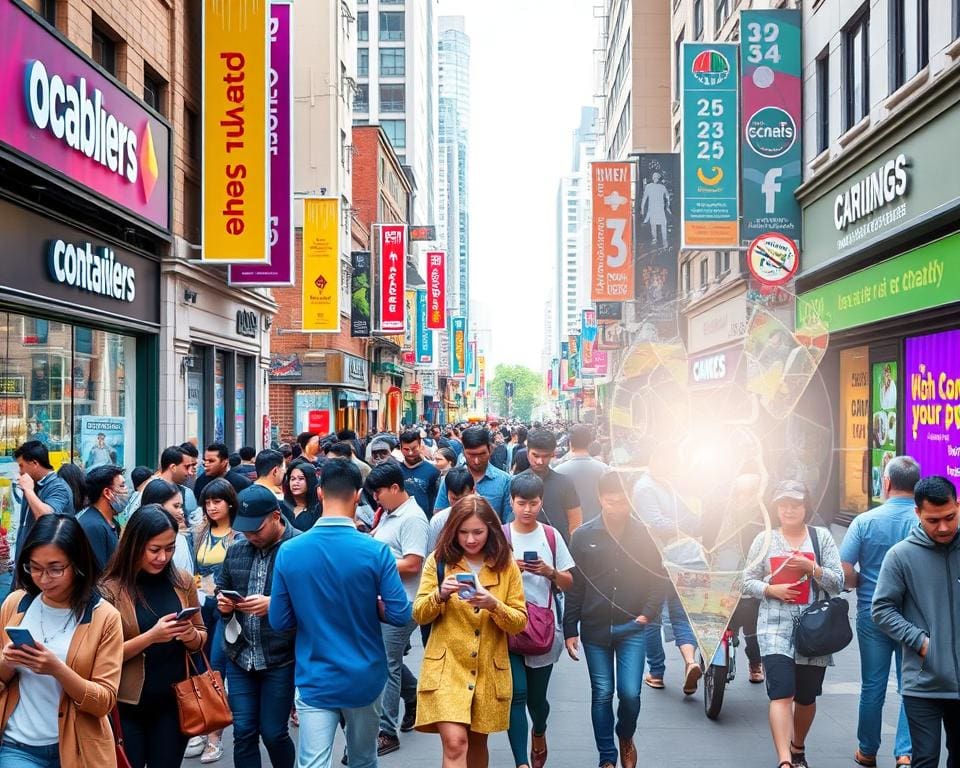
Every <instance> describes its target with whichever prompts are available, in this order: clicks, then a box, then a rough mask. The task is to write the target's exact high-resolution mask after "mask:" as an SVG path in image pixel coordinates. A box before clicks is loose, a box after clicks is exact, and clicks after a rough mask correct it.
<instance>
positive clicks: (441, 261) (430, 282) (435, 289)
mask: <svg viewBox="0 0 960 768" xmlns="http://www.w3.org/2000/svg"><path fill="white" fill-rule="evenodd" d="M446 262H447V254H445V253H444V252H443V251H429V252H428V253H427V328H429V329H430V330H434V331H438V330H439V331H442V330H443V329H445V328H446V327H447V263H446Z"/></svg>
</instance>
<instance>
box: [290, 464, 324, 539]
mask: <svg viewBox="0 0 960 768" xmlns="http://www.w3.org/2000/svg"><path fill="white" fill-rule="evenodd" d="M317 488H318V483H317V471H316V469H315V468H314V466H313V465H312V464H311V463H310V462H308V461H304V460H303V459H296V460H295V461H293V462H291V463H290V464H289V465H288V466H287V474H286V475H285V476H284V478H283V498H284V500H285V501H286V502H287V505H288V506H289V507H290V510H291V515H292V517H291V522H292V523H293V527H294V528H296V529H297V530H299V531H308V530H310V529H311V528H312V527H313V524H314V523H316V522H317V520H319V519H320V515H321V514H323V510H322V508H321V503H320V496H319V495H318V494H317Z"/></svg>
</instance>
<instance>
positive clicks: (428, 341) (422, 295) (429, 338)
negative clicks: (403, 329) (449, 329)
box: [417, 288, 433, 364]
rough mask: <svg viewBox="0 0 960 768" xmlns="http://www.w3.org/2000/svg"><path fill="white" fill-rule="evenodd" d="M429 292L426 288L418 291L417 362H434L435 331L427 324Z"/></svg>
mask: <svg viewBox="0 0 960 768" xmlns="http://www.w3.org/2000/svg"><path fill="white" fill-rule="evenodd" d="M427 293H428V291H427V290H426V289H424V288H420V289H419V290H418V291H417V363H419V364H424V363H432V362H433V331H431V330H430V327H429V326H428V325H427Z"/></svg>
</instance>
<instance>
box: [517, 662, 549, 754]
mask: <svg viewBox="0 0 960 768" xmlns="http://www.w3.org/2000/svg"><path fill="white" fill-rule="evenodd" d="M510 671H511V674H512V675H513V701H511V703H510V727H509V728H508V729H507V738H508V739H509V740H510V749H511V751H512V752H513V759H514V760H515V761H516V764H517V765H518V766H520V765H527V764H528V763H529V762H530V758H529V756H528V752H527V728H528V726H529V725H530V723H528V721H527V711H528V710H529V711H530V720H531V721H532V724H533V732H534V733H535V734H536V735H537V736H542V735H543V734H544V733H545V732H546V730H547V718H548V717H549V716H550V702H549V701H547V686H549V685H550V674H551V673H552V672H553V664H550V665H548V666H546V667H528V666H527V664H526V661H525V660H524V657H523V656H520V655H519V654H516V653H512V652H511V654H510Z"/></svg>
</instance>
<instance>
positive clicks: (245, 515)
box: [233, 485, 280, 533]
mask: <svg viewBox="0 0 960 768" xmlns="http://www.w3.org/2000/svg"><path fill="white" fill-rule="evenodd" d="M237 503H238V504H239V509H238V510H237V517H236V519H235V520H234V521H233V530H235V531H237V532H239V533H254V532H256V531H259V530H260V526H261V525H263V521H264V520H266V519H267V517H268V516H269V515H271V514H272V513H274V512H276V511H277V510H278V509H280V502H279V501H277V497H276V496H274V495H273V491H271V490H270V489H269V488H264V487H263V486H262V485H251V486H250V487H249V488H244V489H243V490H242V491H240V493H238V494H237Z"/></svg>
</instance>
